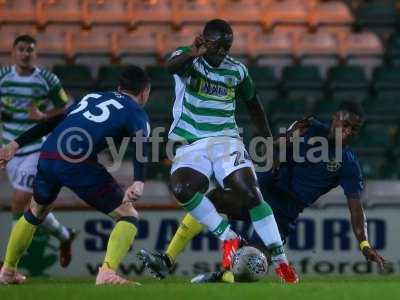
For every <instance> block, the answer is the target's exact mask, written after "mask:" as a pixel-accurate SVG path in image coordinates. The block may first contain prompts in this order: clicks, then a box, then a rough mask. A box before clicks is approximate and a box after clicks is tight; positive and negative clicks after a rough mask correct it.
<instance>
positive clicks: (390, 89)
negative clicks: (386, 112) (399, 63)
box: [373, 66, 400, 97]
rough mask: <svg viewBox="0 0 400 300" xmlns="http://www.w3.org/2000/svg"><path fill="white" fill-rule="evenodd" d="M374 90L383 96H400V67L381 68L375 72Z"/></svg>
mask: <svg viewBox="0 0 400 300" xmlns="http://www.w3.org/2000/svg"><path fill="white" fill-rule="evenodd" d="M373 78H374V80H373V82H374V84H373V87H374V90H375V92H377V93H378V94H379V95H381V96H388V97H395V96H397V97H399V96H400V84H399V82H400V67H396V66H381V67H378V68H376V70H375V71H374V76H373Z"/></svg>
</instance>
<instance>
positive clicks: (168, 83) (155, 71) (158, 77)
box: [146, 66, 174, 88]
mask: <svg viewBox="0 0 400 300" xmlns="http://www.w3.org/2000/svg"><path fill="white" fill-rule="evenodd" d="M146 71H147V73H148V74H149V77H150V79H151V83H152V86H154V87H162V88H173V84H174V83H173V77H172V75H171V74H169V73H168V72H167V70H166V69H165V68H164V67H160V66H149V67H147V68H146Z"/></svg>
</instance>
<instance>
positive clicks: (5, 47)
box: [0, 25, 36, 55]
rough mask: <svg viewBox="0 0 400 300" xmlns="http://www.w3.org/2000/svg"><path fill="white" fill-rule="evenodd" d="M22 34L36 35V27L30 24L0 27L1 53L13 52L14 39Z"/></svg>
mask: <svg viewBox="0 0 400 300" xmlns="http://www.w3.org/2000/svg"><path fill="white" fill-rule="evenodd" d="M21 34H30V35H32V36H34V35H35V34H36V29H35V28H34V27H32V26H30V25H4V26H1V27H0V53H3V54H7V55H8V54H11V49H12V47H13V43H14V40H15V38H16V37H17V36H19V35H21Z"/></svg>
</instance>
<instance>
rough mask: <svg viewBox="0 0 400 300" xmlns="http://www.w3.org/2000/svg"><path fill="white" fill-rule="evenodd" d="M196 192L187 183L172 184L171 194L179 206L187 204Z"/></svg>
mask: <svg viewBox="0 0 400 300" xmlns="http://www.w3.org/2000/svg"><path fill="white" fill-rule="evenodd" d="M197 192H198V191H196V190H195V189H194V187H193V186H192V185H191V184H190V183H189V182H176V183H174V184H172V193H173V194H174V196H175V198H176V199H178V201H179V202H180V203H181V204H185V203H187V202H189V201H190V199H192V198H193V197H194V195H195V194H196V193H197Z"/></svg>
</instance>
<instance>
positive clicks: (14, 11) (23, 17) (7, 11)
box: [0, 0, 38, 25]
mask: <svg viewBox="0 0 400 300" xmlns="http://www.w3.org/2000/svg"><path fill="white" fill-rule="evenodd" d="M37 7H38V3H37V2H35V1H26V0H3V1H0V24H2V23H3V24H15V23H22V24H31V25H32V24H35V23H36V21H37V9H36V8H37Z"/></svg>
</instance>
